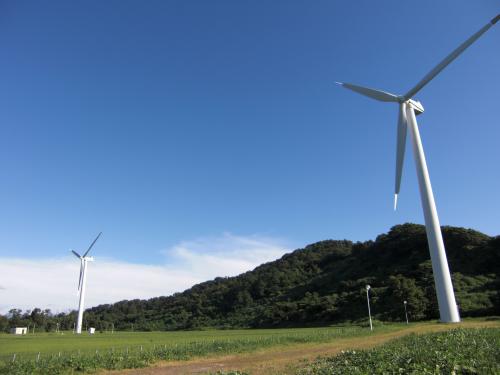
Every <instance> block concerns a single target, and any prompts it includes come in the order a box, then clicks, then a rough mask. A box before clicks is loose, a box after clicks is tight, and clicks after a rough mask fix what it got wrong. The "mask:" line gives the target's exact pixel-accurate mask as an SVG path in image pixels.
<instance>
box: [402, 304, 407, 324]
mask: <svg viewBox="0 0 500 375" xmlns="http://www.w3.org/2000/svg"><path fill="white" fill-rule="evenodd" d="M403 303H404V305H405V316H406V324H408V312H407V311H406V304H407V303H408V302H407V301H403Z"/></svg>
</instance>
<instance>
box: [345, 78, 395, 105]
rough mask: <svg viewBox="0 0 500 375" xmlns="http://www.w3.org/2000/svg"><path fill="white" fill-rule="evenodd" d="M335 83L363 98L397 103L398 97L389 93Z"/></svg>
mask: <svg viewBox="0 0 500 375" xmlns="http://www.w3.org/2000/svg"><path fill="white" fill-rule="evenodd" d="M337 83H338V84H339V85H341V86H343V87H345V88H346V89H349V90H352V91H354V92H357V93H358V94H361V95H364V96H368V97H369V98H372V99H375V100H379V101H381V102H398V101H399V99H400V97H399V96H397V95H394V94H391V93H390V92H385V91H382V90H376V89H371V88H369V87H363V86H358V85H353V84H351V83H342V82H337Z"/></svg>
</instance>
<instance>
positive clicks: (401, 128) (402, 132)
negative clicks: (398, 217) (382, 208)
mask: <svg viewBox="0 0 500 375" xmlns="http://www.w3.org/2000/svg"><path fill="white" fill-rule="evenodd" d="M406 131H407V121H406V103H401V104H400V105H399V118H398V135H397V149H396V185H395V189H394V211H396V208H397V205H398V194H399V189H400V187H401V176H402V174H403V162H404V159H405V148H406Z"/></svg>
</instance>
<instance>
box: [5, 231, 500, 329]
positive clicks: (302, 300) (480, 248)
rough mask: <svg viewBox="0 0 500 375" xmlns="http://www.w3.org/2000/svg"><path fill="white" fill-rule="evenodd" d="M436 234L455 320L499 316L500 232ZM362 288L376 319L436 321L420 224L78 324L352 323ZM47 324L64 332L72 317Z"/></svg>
mask: <svg viewBox="0 0 500 375" xmlns="http://www.w3.org/2000/svg"><path fill="white" fill-rule="evenodd" d="M442 229H443V237H444V241H445V245H446V251H447V255H448V262H449V265H450V269H451V271H452V278H453V285H454V288H455V291H456V297H457V303H458V304H459V310H460V313H461V316H462V317H466V316H485V315H495V314H497V315H498V314H500V292H499V291H500V278H499V277H500V276H499V270H500V267H499V266H500V236H497V237H489V236H487V235H485V234H482V233H480V232H477V231H474V230H471V229H464V228H455V227H443V228H442ZM366 284H370V285H371V286H372V289H371V290H370V292H371V303H372V313H373V315H374V316H375V317H376V318H377V319H380V320H389V321H401V320H403V319H404V305H403V301H404V300H406V301H407V302H408V304H407V307H408V315H409V317H410V319H411V320H413V321H415V320H423V319H434V318H438V316H439V314H438V309H437V300H436V294H435V289H434V279H433V275H432V265H431V261H430V256H429V250H428V246H427V238H426V234H425V227H423V226H421V225H416V224H404V225H398V226H395V227H393V228H392V229H391V230H390V231H389V233H387V234H382V235H380V236H378V237H377V239H376V240H375V241H366V242H356V243H353V242H351V241H347V240H343V241H333V240H327V241H321V242H317V243H315V244H312V245H309V246H307V247H305V248H304V249H299V250H296V251H294V252H292V253H289V254H286V255H284V256H283V257H282V258H281V259H279V260H276V261H274V262H270V263H266V264H263V265H261V266H259V267H257V268H256V269H254V270H253V271H249V272H246V273H244V274H241V275H239V276H236V277H230V278H216V279H214V280H212V281H208V282H204V283H201V284H198V285H195V286H193V287H192V288H190V289H188V290H186V291H184V292H182V293H176V294H174V295H172V296H169V297H159V298H153V299H149V300H138V299H137V300H131V301H121V302H117V303H114V304H109V305H100V306H97V307H93V308H91V309H89V310H87V311H86V320H87V322H88V324H89V325H92V326H94V327H96V328H98V329H100V330H105V329H108V328H109V327H110V325H111V324H114V326H115V329H121V330H132V329H135V330H177V329H196V328H204V327H218V328H233V327H284V326H309V325H321V324H330V323H337V322H344V321H355V320H360V319H364V318H365V317H366V292H365V286H366ZM24 315H26V314H24ZM24 315H21V316H19V314H18V315H17V318H14V315H13V314H12V311H11V314H9V315H8V316H7V317H3V320H4V321H5V320H7V319H9V320H10V322H9V323H10V324H11V325H13V319H23V317H24ZM49 315H50V314H49ZM26 318H27V317H26ZM52 318H53V319H61V322H62V321H64V322H65V323H64V324H65V327H68V324H69V326H70V327H71V326H72V322H73V321H74V312H73V313H71V314H59V315H57V316H55V317H52ZM0 319H2V318H0ZM47 321H51V319H50V316H49V317H48V320H47ZM54 321H55V320H54ZM68 322H69V323H68ZM1 324H2V323H0V327H1ZM47 324H48V323H47ZM47 327H49V326H48V325H47Z"/></svg>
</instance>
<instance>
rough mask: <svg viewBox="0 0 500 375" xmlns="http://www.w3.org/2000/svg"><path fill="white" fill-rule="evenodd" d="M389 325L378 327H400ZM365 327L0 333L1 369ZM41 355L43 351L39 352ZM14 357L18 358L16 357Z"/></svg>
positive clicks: (186, 353) (140, 363) (182, 353)
mask: <svg viewBox="0 0 500 375" xmlns="http://www.w3.org/2000/svg"><path fill="white" fill-rule="evenodd" d="M402 327H403V325H399V324H394V325H385V326H380V327H378V330H379V331H384V332H388V331H393V330H398V329H401V328H402ZM369 334H370V331H369V330H368V329H366V328H361V327H357V326H345V327H344V326H337V327H324V328H297V329H246V330H207V331H182V332H115V333H113V334H111V333H97V334H95V335H87V334H83V335H81V336H76V335H74V334H72V333H71V332H64V333H63V334H61V333H59V334H56V333H40V334H35V335H26V336H15V335H7V334H2V335H0V373H8V374H11V373H18V374H29V373H51V374H55V373H65V372H67V371H71V370H77V371H83V372H87V371H90V372H92V371H95V370H97V369H99V368H105V369H121V368H133V367H144V366H147V365H149V364H151V363H153V362H154V361H157V360H185V359H189V358H192V357H200V356H207V355H218V354H228V353H241V352H247V351H252V350H256V349H260V348H266V347H271V346H277V345H289V344H299V343H315V342H329V341H333V340H335V339H339V338H345V337H357V336H363V335H369ZM38 353H40V354H38ZM14 355H15V356H14Z"/></svg>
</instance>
